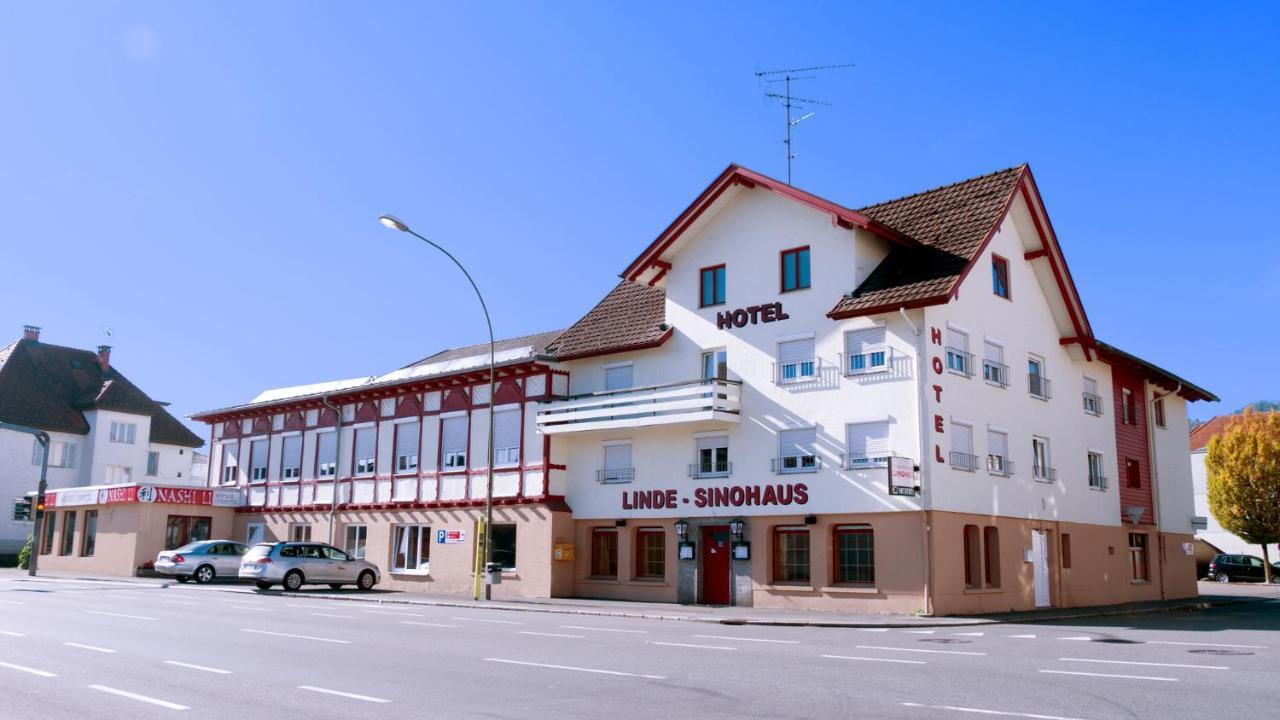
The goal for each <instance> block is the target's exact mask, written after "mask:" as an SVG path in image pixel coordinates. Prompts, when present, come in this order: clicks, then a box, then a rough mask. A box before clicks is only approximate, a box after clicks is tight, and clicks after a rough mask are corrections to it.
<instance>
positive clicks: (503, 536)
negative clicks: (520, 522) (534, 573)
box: [493, 525, 516, 570]
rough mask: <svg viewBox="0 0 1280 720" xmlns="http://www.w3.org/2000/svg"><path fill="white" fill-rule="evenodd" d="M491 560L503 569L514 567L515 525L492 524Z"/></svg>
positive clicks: (512, 568) (513, 568)
mask: <svg viewBox="0 0 1280 720" xmlns="http://www.w3.org/2000/svg"><path fill="white" fill-rule="evenodd" d="M493 562H496V563H498V565H500V566H501V567H502V569H503V570H515V569H516V526H515V525H494V526H493Z"/></svg>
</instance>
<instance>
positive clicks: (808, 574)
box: [773, 527, 813, 585]
mask: <svg viewBox="0 0 1280 720" xmlns="http://www.w3.org/2000/svg"><path fill="white" fill-rule="evenodd" d="M784 535H803V536H804V537H805V540H806V541H809V540H810V537H809V529H808V528H794V527H775V528H774V529H773V582H774V583H775V584H778V585H808V584H809V583H810V582H811V581H812V579H813V545H812V543H811V542H810V543H809V547H808V548H806V550H807V553H808V555H809V562H808V563H806V564H805V576H804V578H786V579H783V577H782V537H783V536H784Z"/></svg>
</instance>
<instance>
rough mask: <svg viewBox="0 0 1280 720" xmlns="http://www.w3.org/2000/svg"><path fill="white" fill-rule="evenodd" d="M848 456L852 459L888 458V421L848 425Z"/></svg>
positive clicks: (890, 453) (889, 453) (889, 452)
mask: <svg viewBox="0 0 1280 720" xmlns="http://www.w3.org/2000/svg"><path fill="white" fill-rule="evenodd" d="M847 434H848V437H847V442H848V446H849V450H848V452H849V455H850V456H853V457H888V456H889V455H892V454H893V453H892V452H891V451H890V448H889V421H888V420H877V421H875V422H863V423H850V424H849V427H848V429H847Z"/></svg>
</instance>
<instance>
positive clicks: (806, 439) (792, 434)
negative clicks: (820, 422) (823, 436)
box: [778, 428, 818, 457]
mask: <svg viewBox="0 0 1280 720" xmlns="http://www.w3.org/2000/svg"><path fill="white" fill-rule="evenodd" d="M817 440H818V429H817V428H798V429H795V430H783V431H782V432H780V433H778V451H779V452H778V454H779V455H780V456H782V457H787V456H791V455H813V454H814V452H813V448H814V446H815V445H817Z"/></svg>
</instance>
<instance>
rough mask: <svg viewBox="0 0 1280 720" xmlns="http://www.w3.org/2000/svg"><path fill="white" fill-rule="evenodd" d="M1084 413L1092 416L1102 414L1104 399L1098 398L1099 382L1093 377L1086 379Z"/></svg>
mask: <svg viewBox="0 0 1280 720" xmlns="http://www.w3.org/2000/svg"><path fill="white" fill-rule="evenodd" d="M1084 411H1085V412H1087V413H1089V414H1090V415H1101V414H1102V398H1101V397H1099V396H1098V381H1097V380H1094V379H1093V378H1091V377H1085V379H1084Z"/></svg>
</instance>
